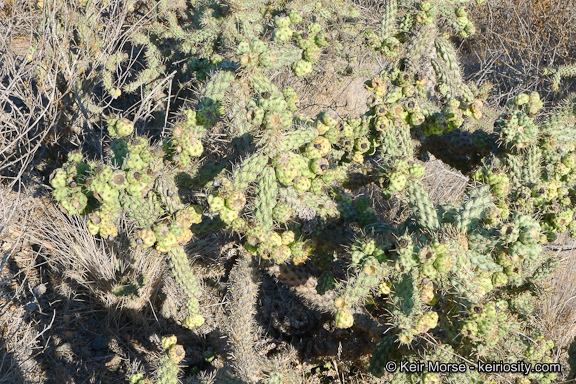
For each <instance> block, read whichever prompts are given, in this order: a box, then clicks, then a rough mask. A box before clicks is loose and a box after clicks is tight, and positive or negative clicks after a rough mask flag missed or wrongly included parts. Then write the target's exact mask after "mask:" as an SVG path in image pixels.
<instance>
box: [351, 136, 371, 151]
mask: <svg viewBox="0 0 576 384" xmlns="http://www.w3.org/2000/svg"><path fill="white" fill-rule="evenodd" d="M354 150H355V151H356V152H358V153H366V152H368V150H370V140H368V139H367V138H365V137H361V138H358V139H356V143H355V144H354Z"/></svg>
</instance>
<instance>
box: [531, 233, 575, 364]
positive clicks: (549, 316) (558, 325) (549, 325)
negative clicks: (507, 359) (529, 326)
mask: <svg viewBox="0 0 576 384" xmlns="http://www.w3.org/2000/svg"><path fill="white" fill-rule="evenodd" d="M555 244H556V246H559V247H560V249H566V248H567V249H568V250H566V251H560V250H558V251H552V252H553V254H554V256H555V257H557V258H558V259H559V261H560V263H559V266H558V270H557V272H556V273H555V274H553V275H552V276H551V277H550V278H549V279H547V280H546V285H547V286H548V294H547V295H546V296H545V297H544V299H543V300H542V301H540V302H539V303H538V310H537V312H536V316H537V319H538V322H539V323H540V324H541V326H542V329H543V330H544V331H545V334H546V336H547V337H549V338H551V339H552V340H554V343H555V352H556V356H555V358H556V361H563V360H564V359H565V358H566V355H567V353H566V348H567V347H568V346H569V345H570V343H572V342H573V341H574V339H575V338H576V279H575V278H574V276H576V241H575V240H574V239H571V238H569V237H568V236H567V235H566V234H565V235H564V236H562V237H561V238H560V239H558V240H557V241H556V242H555Z"/></svg>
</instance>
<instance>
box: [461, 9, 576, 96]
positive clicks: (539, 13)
mask: <svg viewBox="0 0 576 384" xmlns="http://www.w3.org/2000/svg"><path fill="white" fill-rule="evenodd" d="M472 3H473V2H472ZM473 4H474V3H473ZM470 19H471V20H472V21H473V22H474V23H475V25H476V30H477V33H476V34H475V35H474V36H473V37H472V38H471V39H469V40H468V41H464V42H462V48H463V50H462V52H463V53H465V54H466V55H467V61H469V64H470V65H469V68H468V71H467V73H468V75H469V76H470V78H471V79H472V80H475V81H477V82H479V83H483V82H484V81H486V80H490V81H492V82H493V83H494V84H496V89H495V91H496V92H493V94H492V100H493V101H494V102H495V103H496V104H500V105H502V104H503V103H505V102H506V101H508V100H510V99H511V98H513V97H514V95H515V94H517V93H519V92H524V91H534V90H537V91H539V92H544V93H545V94H547V96H548V97H555V95H552V94H549V91H548V90H547V88H548V87H547V84H546V82H543V81H542V78H543V71H544V69H545V68H546V67H555V66H559V65H563V64H571V63H573V62H574V57H575V55H576V6H575V5H574V2H573V1H572V0H488V1H486V2H484V3H483V4H480V5H474V6H472V7H471V12H470ZM566 88H568V87H566ZM566 91H567V89H566Z"/></svg>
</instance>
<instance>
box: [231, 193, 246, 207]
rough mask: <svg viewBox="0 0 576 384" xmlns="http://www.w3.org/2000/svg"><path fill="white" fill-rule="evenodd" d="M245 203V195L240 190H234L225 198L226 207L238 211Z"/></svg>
mask: <svg viewBox="0 0 576 384" xmlns="http://www.w3.org/2000/svg"><path fill="white" fill-rule="evenodd" d="M244 205H246V196H245V195H244V193H242V192H234V193H232V194H231V195H230V196H229V197H228V198H227V199H226V207H227V208H230V209H232V210H235V211H240V210H242V208H244Z"/></svg>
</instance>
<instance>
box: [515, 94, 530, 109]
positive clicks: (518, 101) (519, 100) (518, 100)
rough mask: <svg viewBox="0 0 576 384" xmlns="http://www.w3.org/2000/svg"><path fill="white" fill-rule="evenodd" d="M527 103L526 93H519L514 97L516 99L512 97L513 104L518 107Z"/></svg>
mask: <svg viewBox="0 0 576 384" xmlns="http://www.w3.org/2000/svg"><path fill="white" fill-rule="evenodd" d="M529 102H530V96H529V95H527V94H526V93H519V94H518V95H516V97H514V104H515V105H517V106H519V107H520V106H522V105H524V104H527V103H529Z"/></svg>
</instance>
